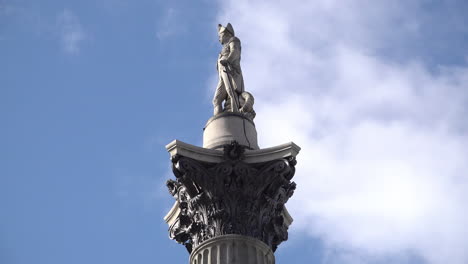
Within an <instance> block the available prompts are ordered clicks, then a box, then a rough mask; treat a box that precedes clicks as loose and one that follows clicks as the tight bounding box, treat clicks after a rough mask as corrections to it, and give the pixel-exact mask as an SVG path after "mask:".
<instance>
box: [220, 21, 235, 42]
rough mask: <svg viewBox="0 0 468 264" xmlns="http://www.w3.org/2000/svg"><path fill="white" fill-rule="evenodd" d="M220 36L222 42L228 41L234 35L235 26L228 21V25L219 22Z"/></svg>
mask: <svg viewBox="0 0 468 264" xmlns="http://www.w3.org/2000/svg"><path fill="white" fill-rule="evenodd" d="M218 36H219V42H221V44H224V43H226V42H228V41H229V39H230V38H232V37H234V28H233V27H232V25H231V23H228V24H227V26H226V27H223V26H222V25H221V24H218Z"/></svg>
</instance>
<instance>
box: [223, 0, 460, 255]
mask: <svg viewBox="0 0 468 264" xmlns="http://www.w3.org/2000/svg"><path fill="white" fill-rule="evenodd" d="M221 5H222V11H221V13H220V15H219V18H218V19H219V21H221V22H223V24H225V23H227V22H231V23H232V24H233V25H234V28H235V30H236V32H237V33H238V35H239V37H240V39H241V41H242V44H243V61H242V66H243V72H244V75H245V83H246V89H247V90H249V91H251V92H252V93H253V94H254V96H255V97H256V111H257V119H256V124H257V129H258V134H259V142H260V143H261V145H262V146H264V147H267V146H272V145H277V144H280V143H284V142H287V141H295V142H296V143H298V144H299V145H300V146H301V147H302V148H303V150H302V152H301V154H300V155H299V157H298V167H297V173H296V176H295V181H296V182H297V183H298V189H297V191H296V194H295V195H294V196H293V198H292V199H291V200H290V202H289V203H288V207H289V209H290V211H291V214H292V215H293V217H294V218H295V222H294V223H293V226H292V230H291V232H293V234H292V235H294V232H303V231H306V232H307V233H308V234H310V235H311V236H315V237H320V238H322V239H323V241H324V243H325V244H326V245H327V246H328V247H329V251H330V252H333V253H332V254H335V256H334V257H330V256H328V257H327V258H326V259H324V260H323V261H324V263H336V262H335V261H337V260H338V261H339V260H344V259H346V260H348V261H349V262H350V263H377V262H376V261H375V259H374V257H382V256H383V257H385V256H390V257H391V256H401V255H402V254H403V255H405V254H415V255H418V256H419V257H421V258H422V259H423V260H425V261H426V262H427V263H431V264H442V263H454V264H463V263H467V262H468V250H467V246H468V227H467V226H466V223H467V222H468V213H467V212H466V204H467V202H468V175H467V171H468V162H466V161H467V160H468V152H467V150H466V149H468V148H467V143H468V136H467V129H466V121H465V116H466V115H467V113H468V109H467V106H468V92H467V90H466V87H468V68H467V67H462V66H439V65H427V64H426V63H425V62H424V60H423V59H421V54H419V53H418V52H419V51H418V49H417V48H414V47H412V46H411V45H410V44H411V42H412V41H414V40H419V41H422V40H424V41H428V42H429V41H432V40H431V39H425V38H427V36H423V30H421V27H423V26H424V27H428V26H429V27H431V26H432V25H423V23H422V21H421V19H420V17H428V14H426V13H424V12H425V10H424V9H423V8H422V7H421V6H420V5H419V3H418V2H416V1H414V2H412V3H411V4H410V3H407V1H388V2H382V1H352V0H350V1H332V0H321V1H299V0H297V1H260V0H259V1H247V0H236V1H233V0H232V1H223V2H222V3H221ZM425 22H431V23H432V22H433V23H437V22H438V21H427V20H425ZM433 41H444V40H435V39H434V40H433ZM445 41H447V40H445ZM384 51H388V52H384ZM452 52H457V51H456V50H452ZM460 52H466V51H460ZM389 54H393V55H394V56H390V55H389ZM411 54H413V55H414V57H411V56H409V55H411ZM461 56H466V54H461ZM270 131H275V133H270ZM335 249H337V250H335ZM340 252H341V253H340ZM342 252H345V253H342ZM390 259H391V258H390ZM398 259H399V260H401V258H398ZM389 262H390V263H399V261H395V262H391V261H389ZM409 262H411V261H409ZM379 263H381V262H379Z"/></svg>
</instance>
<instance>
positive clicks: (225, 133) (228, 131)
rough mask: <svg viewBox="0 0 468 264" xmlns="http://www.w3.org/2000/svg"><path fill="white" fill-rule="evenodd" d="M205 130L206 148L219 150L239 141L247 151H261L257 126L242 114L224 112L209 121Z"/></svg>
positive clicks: (204, 144) (204, 142)
mask: <svg viewBox="0 0 468 264" xmlns="http://www.w3.org/2000/svg"><path fill="white" fill-rule="evenodd" d="M203 130H204V131H203V147H204V148H208V149H219V148H222V147H223V145H226V144H230V143H231V142H232V141H237V143H239V145H242V146H245V147H246V148H247V149H251V150H254V149H259V147H258V143H257V130H256V129H255V124H254V122H253V121H252V120H250V119H248V118H246V117H245V116H244V115H243V114H241V113H233V112H224V113H221V114H218V115H215V116H213V117H211V118H210V119H209V120H208V122H207V123H206V125H205V128H204V129H203Z"/></svg>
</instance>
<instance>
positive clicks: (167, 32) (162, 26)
mask: <svg viewBox="0 0 468 264" xmlns="http://www.w3.org/2000/svg"><path fill="white" fill-rule="evenodd" d="M184 25H185V21H184V18H183V16H182V14H181V10H180V9H179V8H175V7H168V8H166V9H165V10H164V13H163V14H162V16H161V18H159V19H158V21H157V23H156V38H157V39H158V40H160V41H161V40H164V39H166V38H168V37H171V36H174V35H175V34H182V33H183V32H185V31H186V29H185V27H184Z"/></svg>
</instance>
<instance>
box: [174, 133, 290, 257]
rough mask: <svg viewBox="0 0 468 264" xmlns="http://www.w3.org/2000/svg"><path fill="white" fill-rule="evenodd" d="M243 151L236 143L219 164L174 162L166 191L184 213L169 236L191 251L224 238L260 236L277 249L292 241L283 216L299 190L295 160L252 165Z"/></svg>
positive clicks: (182, 159) (188, 160)
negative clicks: (283, 242) (213, 239)
mask: <svg viewBox="0 0 468 264" xmlns="http://www.w3.org/2000/svg"><path fill="white" fill-rule="evenodd" d="M243 152H244V149H243V147H241V146H239V145H237V143H235V142H234V143H233V144H231V145H227V146H226V147H225V149H224V161H223V162H221V163H205V162H200V161H197V160H194V159H191V158H187V157H183V156H178V155H176V156H174V157H173V158H172V165H173V172H174V175H175V177H176V180H175V181H174V180H168V181H167V187H168V188H169V192H170V193H171V194H172V195H173V196H174V198H175V199H176V200H177V201H178V206H179V209H180V213H179V215H178V217H177V220H176V221H175V222H174V223H173V224H172V225H171V226H170V228H169V236H170V238H171V239H174V240H176V241H177V242H178V243H180V244H183V245H185V246H186V248H187V250H188V251H189V252H191V251H192V248H195V247H197V246H198V245H199V244H200V243H202V242H203V241H205V240H207V239H209V238H213V237H216V236H220V235H225V234H239V235H245V236H250V237H254V238H257V239H259V240H261V241H263V242H264V243H266V244H267V245H269V246H270V247H271V248H272V250H273V251H274V250H276V248H277V246H278V245H279V244H280V243H281V242H282V241H285V240H287V239H288V232H287V231H288V225H287V223H285V218H284V214H283V213H284V210H285V207H284V204H285V203H286V202H287V201H288V199H289V198H290V197H291V196H292V195H293V192H294V190H295V188H296V184H295V183H294V182H291V179H292V177H293V176H294V173H295V168H294V166H295V165H296V160H295V158H294V157H289V158H283V159H277V160H273V161H270V162H264V163H256V164H248V163H245V162H243V161H242V158H243Z"/></svg>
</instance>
